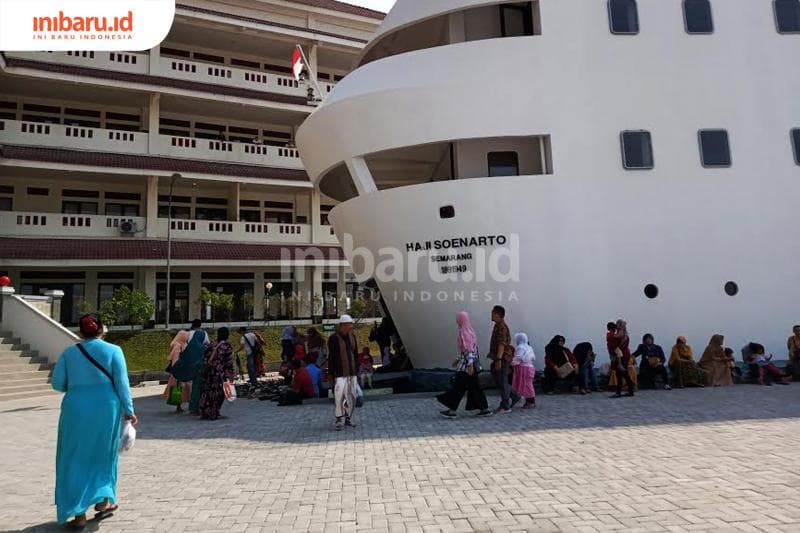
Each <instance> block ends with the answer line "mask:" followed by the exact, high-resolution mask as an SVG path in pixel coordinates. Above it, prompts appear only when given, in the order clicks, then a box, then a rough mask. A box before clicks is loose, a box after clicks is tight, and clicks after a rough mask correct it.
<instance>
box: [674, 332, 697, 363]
mask: <svg viewBox="0 0 800 533" xmlns="http://www.w3.org/2000/svg"><path fill="white" fill-rule="evenodd" d="M693 358H694V353H692V347H691V346H689V344H687V342H686V337H683V336H681V337H678V340H677V342H676V343H675V346H673V347H672V353H671V354H670V356H669V364H673V363H675V362H676V361H677V360H679V359H686V360H689V359H693Z"/></svg>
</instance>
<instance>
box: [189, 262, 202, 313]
mask: <svg viewBox="0 0 800 533" xmlns="http://www.w3.org/2000/svg"><path fill="white" fill-rule="evenodd" d="M189 276H190V277H189V320H190V321H191V320H194V319H195V318H199V319H201V320H202V319H203V318H204V315H203V313H202V309H200V286H201V285H202V281H201V279H200V271H199V270H192V271H191V273H190V274H189Z"/></svg>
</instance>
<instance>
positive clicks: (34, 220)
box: [0, 211, 146, 238]
mask: <svg viewBox="0 0 800 533" xmlns="http://www.w3.org/2000/svg"><path fill="white" fill-rule="evenodd" d="M123 222H132V223H133V225H134V228H135V229H136V230H137V231H138V230H144V227H145V223H146V221H145V219H144V218H143V217H117V216H110V215H76V214H62V213H32V212H20V211H0V235H3V236H6V237H98V238H99V237H106V238H107V237H119V236H120V235H121V230H120V225H121V224H122V223H123Z"/></svg>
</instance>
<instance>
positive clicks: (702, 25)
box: [683, 0, 714, 34]
mask: <svg viewBox="0 0 800 533" xmlns="http://www.w3.org/2000/svg"><path fill="white" fill-rule="evenodd" d="M683 18H684V21H685V22H686V33H691V34H704V33H713V32H714V19H713V16H712V14H711V2H710V1H709V0H683Z"/></svg>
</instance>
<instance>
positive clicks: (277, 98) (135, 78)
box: [4, 55, 308, 106]
mask: <svg viewBox="0 0 800 533" xmlns="http://www.w3.org/2000/svg"><path fill="white" fill-rule="evenodd" d="M4 58H5V61H6V64H7V65H8V66H9V67H17V68H29V69H34V70H43V71H45V72H57V73H60V74H74V75H76V76H87V77H90V78H100V79H106V80H117V81H126V82H130V83H147V84H150V85H159V86H162V87H174V88H176V89H185V90H187V91H201V92H208V93H214V94H225V95H228V96H236V97H239V98H252V99H253V100H263V101H266V102H278V103H282V104H296V105H302V106H308V99H307V98H304V97H302V96H291V95H288V94H279V93H268V92H262V91H254V90H252V89H242V88H239V87H228V86H225V85H214V84H212V83H200V82H196V81H189V80H179V79H175V78H164V77H161V76H149V75H147V74H133V73H130V72H117V71H113V70H100V69H96V68H89V67H76V66H74V65H62V64H57V63H44V62H42V61H32V60H30V59H19V58H16V57H8V56H5V55H4Z"/></svg>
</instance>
